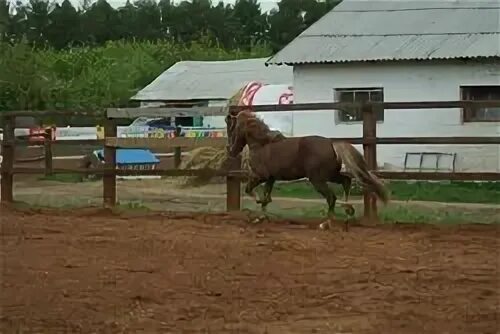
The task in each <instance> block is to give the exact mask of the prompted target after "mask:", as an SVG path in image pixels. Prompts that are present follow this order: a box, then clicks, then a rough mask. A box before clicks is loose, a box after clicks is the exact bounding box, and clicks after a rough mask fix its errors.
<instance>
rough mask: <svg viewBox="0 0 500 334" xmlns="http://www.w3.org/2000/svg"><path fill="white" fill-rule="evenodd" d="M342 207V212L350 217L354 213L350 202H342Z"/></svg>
mask: <svg viewBox="0 0 500 334" xmlns="http://www.w3.org/2000/svg"><path fill="white" fill-rule="evenodd" d="M342 207H343V208H344V212H345V214H346V215H347V216H349V217H352V216H354V214H355V213H356V210H354V206H353V205H351V204H347V203H345V204H342Z"/></svg>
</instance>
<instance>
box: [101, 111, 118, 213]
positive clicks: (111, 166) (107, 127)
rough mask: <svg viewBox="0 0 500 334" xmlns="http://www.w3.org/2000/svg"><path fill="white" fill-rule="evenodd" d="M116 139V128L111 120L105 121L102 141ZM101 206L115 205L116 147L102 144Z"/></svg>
mask: <svg viewBox="0 0 500 334" xmlns="http://www.w3.org/2000/svg"><path fill="white" fill-rule="evenodd" d="M109 137H117V127H116V123H115V121H114V120H113V119H106V122H105V124H104V139H105V140H106V139H107V138H109ZM102 180H103V202H104V203H103V204H104V207H114V206H115V205H116V147H112V146H107V145H106V143H105V144H104V176H103V178H102Z"/></svg>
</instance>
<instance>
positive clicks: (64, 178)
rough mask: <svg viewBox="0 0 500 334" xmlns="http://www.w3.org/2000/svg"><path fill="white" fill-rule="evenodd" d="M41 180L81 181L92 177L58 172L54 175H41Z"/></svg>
mask: <svg viewBox="0 0 500 334" xmlns="http://www.w3.org/2000/svg"><path fill="white" fill-rule="evenodd" d="M39 180H40V181H55V182H63V183H80V182H87V181H90V179H88V178H86V177H85V176H84V175H82V174H77V173H56V174H52V175H45V176H42V177H40V178H39Z"/></svg>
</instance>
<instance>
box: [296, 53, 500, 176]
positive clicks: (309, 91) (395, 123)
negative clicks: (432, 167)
mask: <svg viewBox="0 0 500 334" xmlns="http://www.w3.org/2000/svg"><path fill="white" fill-rule="evenodd" d="M478 84H481V85H487V84H489V85H500V63H499V62H497V63H496V64H494V63H492V64H478V63H460V64H459V63H454V64H453V63H447V64H423V63H407V64H380V63H379V64H375V63H372V64H369V63H367V64H339V65H303V66H297V67H295V68H294V94H295V96H294V102H295V103H307V102H332V101H333V99H334V89H335V88H362V87H382V88H383V89H384V99H385V101H386V102H404V101H446V100H453V101H455V100H460V85H478ZM384 118H385V119H384V121H383V123H380V124H378V125H377V135H378V136H380V137H412V136H416V137H425V136H443V137H447V136H499V135H500V123H499V122H490V123H462V119H461V111H460V109H447V110H431V109H424V110H386V111H385V116H384ZM293 134H294V136H304V135H313V134H316V135H322V136H327V137H361V136H362V125H361V123H357V124H335V112H326V111H325V112H323V111H320V112H313V113H311V112H295V113H294V114H293ZM377 147H378V151H377V155H378V164H379V166H384V164H391V165H394V167H399V168H400V167H402V166H403V164H404V155H405V152H421V151H425V152H430V151H434V152H449V153H457V161H456V168H457V171H500V147H499V146H498V145H462V146H459V145H432V146H429V145H378V146H377ZM358 148H359V149H361V147H358ZM428 164H433V162H430V161H428Z"/></svg>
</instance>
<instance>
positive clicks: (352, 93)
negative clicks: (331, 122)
mask: <svg viewBox="0 0 500 334" xmlns="http://www.w3.org/2000/svg"><path fill="white" fill-rule="evenodd" d="M335 101H337V102H366V101H370V102H383V101H384V90H383V89H382V88H340V89H335ZM376 108H377V109H376V110H375V117H376V119H377V121H378V122H382V121H383V120H384V108H383V107H376ZM338 119H339V121H340V122H342V123H349V122H362V121H363V114H362V112H361V110H349V111H347V110H346V111H339V112H338Z"/></svg>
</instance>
